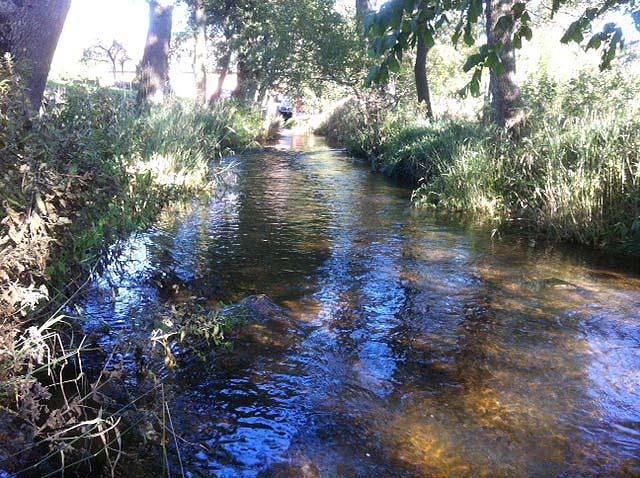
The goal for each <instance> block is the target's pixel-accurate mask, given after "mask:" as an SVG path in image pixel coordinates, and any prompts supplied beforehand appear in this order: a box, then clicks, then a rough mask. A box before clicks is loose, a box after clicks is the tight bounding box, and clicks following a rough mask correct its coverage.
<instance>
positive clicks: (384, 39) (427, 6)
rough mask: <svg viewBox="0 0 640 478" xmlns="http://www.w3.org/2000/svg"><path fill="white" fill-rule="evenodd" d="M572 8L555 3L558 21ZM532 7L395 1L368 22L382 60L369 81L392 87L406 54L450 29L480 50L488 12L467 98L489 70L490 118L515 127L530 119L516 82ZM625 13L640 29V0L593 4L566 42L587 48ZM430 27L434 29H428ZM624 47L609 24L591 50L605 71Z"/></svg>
mask: <svg viewBox="0 0 640 478" xmlns="http://www.w3.org/2000/svg"><path fill="white" fill-rule="evenodd" d="M566 3H568V0H552V2H551V5H549V7H550V8H549V10H550V11H551V14H552V16H553V15H554V14H555V13H557V12H558V10H559V9H560V7H561V6H562V5H564V4H566ZM483 6H484V8H483ZM529 6H530V2H528V1H518V0H486V2H485V1H483V0H466V1H460V2H458V1H453V2H452V1H449V0H447V1H443V0H432V1H423V0H389V1H388V2H387V3H386V4H385V5H384V6H383V8H381V10H380V11H379V12H378V13H377V14H375V15H370V16H369V17H368V18H367V21H366V25H365V26H366V29H367V32H368V34H369V36H370V38H371V42H372V48H371V49H372V53H373V54H374V55H376V56H378V57H379V58H380V61H379V63H378V64H377V65H375V66H374V67H372V68H371V70H370V73H369V77H368V82H369V83H372V82H382V83H384V82H387V81H388V79H389V73H390V72H391V73H393V72H396V71H398V70H399V68H400V64H401V62H402V55H403V53H404V52H406V51H407V50H409V49H410V48H413V47H414V46H415V45H416V43H417V42H418V40H419V39H420V38H424V39H425V40H426V41H427V42H428V43H430V42H431V41H432V40H433V36H434V34H435V33H436V32H438V31H441V30H442V29H443V28H444V27H446V26H447V25H453V26H454V33H453V35H452V38H451V39H452V42H453V43H454V44H458V42H459V40H460V39H461V38H462V40H463V41H464V43H465V44H466V45H468V46H472V45H474V43H475V41H476V37H477V36H478V29H477V28H476V25H477V24H478V22H479V21H480V19H481V18H482V12H483V10H484V13H485V18H484V19H485V24H486V28H487V30H486V33H487V34H486V43H485V44H483V45H481V46H480V47H479V48H477V50H476V53H474V54H472V55H470V56H469V58H468V60H467V62H466V64H465V65H464V68H463V69H464V71H465V72H471V71H472V72H473V73H472V76H471V79H470V81H469V83H468V84H467V86H466V87H465V89H464V91H463V93H472V94H474V95H479V93H480V84H481V78H482V72H483V70H484V69H489V70H490V72H491V74H490V75H491V79H490V91H491V98H492V99H491V110H490V111H489V113H490V114H489V115H488V116H489V117H490V118H491V119H492V120H493V122H495V123H496V124H498V125H501V126H504V127H506V128H509V129H511V128H514V127H516V126H517V125H518V124H519V123H520V122H521V121H522V119H524V114H523V110H522V107H521V99H520V90H519V88H518V85H517V84H516V82H515V79H514V76H515V68H516V60H515V50H516V49H518V48H521V47H522V41H523V39H531V36H532V29H531V18H532V16H531V14H530V12H529V11H528V7H529ZM537 7H540V6H539V5H538V6H537ZM542 7H545V5H542ZM620 9H621V10H623V11H626V12H627V13H629V14H631V15H633V17H634V18H635V19H637V21H636V26H640V10H638V7H637V5H636V1H635V0H610V1H604V2H602V3H601V4H600V5H599V6H597V7H596V6H593V5H591V4H590V5H588V6H587V8H586V9H585V10H584V12H583V13H582V15H580V16H579V18H578V19H577V20H575V21H574V22H573V23H571V25H569V27H568V28H567V30H566V32H565V34H564V36H563V37H562V40H561V41H562V42H564V43H568V42H577V43H583V41H584V39H585V34H586V33H587V32H589V31H591V29H592V27H593V22H594V21H595V20H596V19H597V18H600V17H602V16H603V15H605V14H606V13H608V12H611V11H615V10H620ZM425 22H426V24H427V25H429V26H430V28H427V29H425V28H424V25H425ZM623 44H624V41H623V35H622V30H621V29H620V28H619V27H617V26H616V25H614V24H607V25H605V27H604V28H603V29H602V31H600V32H597V33H595V34H593V35H592V36H591V37H590V39H589V40H588V41H587V42H586V48H587V49H600V50H601V51H602V62H601V67H602V68H606V67H608V66H609V65H610V63H611V61H612V60H613V58H614V57H615V54H616V52H617V51H618V50H619V49H620V48H622V46H623Z"/></svg>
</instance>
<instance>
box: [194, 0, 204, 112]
mask: <svg viewBox="0 0 640 478" xmlns="http://www.w3.org/2000/svg"><path fill="white" fill-rule="evenodd" d="M204 2H205V0H195V3H194V11H193V23H194V28H195V40H196V47H195V55H194V56H195V58H194V65H193V66H194V71H195V77H196V97H197V101H198V103H200V104H201V105H205V104H206V103H207V12H206V9H205V3H204Z"/></svg>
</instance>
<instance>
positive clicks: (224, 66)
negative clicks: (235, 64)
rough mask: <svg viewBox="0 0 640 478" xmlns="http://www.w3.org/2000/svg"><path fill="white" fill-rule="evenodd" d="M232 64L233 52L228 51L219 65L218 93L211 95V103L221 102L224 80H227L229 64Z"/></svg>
mask: <svg viewBox="0 0 640 478" xmlns="http://www.w3.org/2000/svg"><path fill="white" fill-rule="evenodd" d="M230 63H231V51H227V52H226V53H225V54H224V55H223V56H222V58H220V63H219V68H220V70H219V75H220V76H218V84H217V85H216V91H214V92H213V95H211V100H210V103H212V102H214V101H216V100H219V99H220V96H222V87H223V85H224V80H225V79H226V78H227V74H228V73H229V64H230Z"/></svg>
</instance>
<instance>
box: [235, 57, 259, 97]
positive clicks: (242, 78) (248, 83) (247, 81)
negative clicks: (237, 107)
mask: <svg viewBox="0 0 640 478" xmlns="http://www.w3.org/2000/svg"><path fill="white" fill-rule="evenodd" d="M236 75H237V86H236V89H235V90H234V92H233V96H234V98H238V99H239V100H241V101H248V100H249V99H250V98H251V96H252V94H254V93H255V88H254V84H253V83H254V82H253V81H252V80H251V75H250V72H249V71H248V69H247V63H246V61H245V59H244V55H243V54H239V55H238V65H237V72H236Z"/></svg>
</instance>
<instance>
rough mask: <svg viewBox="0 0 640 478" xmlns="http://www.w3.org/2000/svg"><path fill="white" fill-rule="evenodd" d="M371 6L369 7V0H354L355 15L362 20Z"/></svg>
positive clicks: (369, 11) (370, 9)
mask: <svg viewBox="0 0 640 478" xmlns="http://www.w3.org/2000/svg"><path fill="white" fill-rule="evenodd" d="M372 10H373V8H371V1H370V0H356V17H357V18H358V19H359V20H360V21H362V20H363V19H364V17H366V16H367V15H368V14H369V13H371V11H372Z"/></svg>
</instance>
